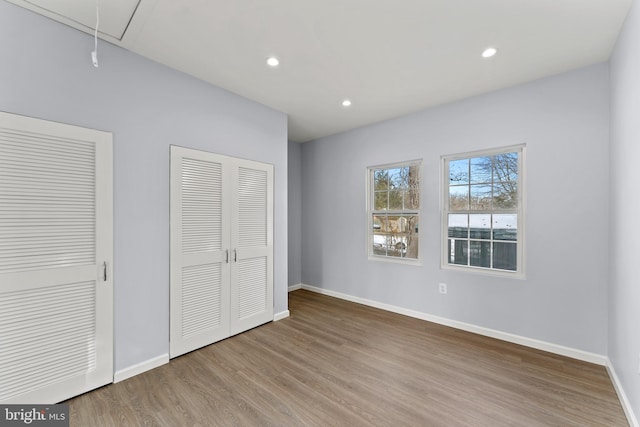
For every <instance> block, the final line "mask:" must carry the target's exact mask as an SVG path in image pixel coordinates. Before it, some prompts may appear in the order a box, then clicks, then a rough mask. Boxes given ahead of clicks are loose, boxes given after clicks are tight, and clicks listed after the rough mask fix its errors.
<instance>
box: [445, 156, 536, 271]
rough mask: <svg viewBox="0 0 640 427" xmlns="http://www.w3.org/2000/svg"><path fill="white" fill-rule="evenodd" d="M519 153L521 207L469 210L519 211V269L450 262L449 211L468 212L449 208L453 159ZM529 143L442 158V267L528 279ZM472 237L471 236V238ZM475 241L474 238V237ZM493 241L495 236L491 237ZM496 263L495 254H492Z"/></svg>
mask: <svg viewBox="0 0 640 427" xmlns="http://www.w3.org/2000/svg"><path fill="white" fill-rule="evenodd" d="M513 152H517V153H518V206H517V208H515V209H513V210H494V209H491V210H478V211H476V210H474V211H472V210H468V211H466V213H498V214H502V213H515V214H516V215H517V229H518V234H517V240H516V244H517V247H516V270H514V271H511V270H502V269H495V268H492V267H478V266H471V265H459V264H450V263H449V254H448V241H449V235H448V231H449V227H448V226H449V224H448V220H449V214H450V213H454V214H455V213H462V212H464V211H455V210H450V209H449V188H450V187H449V162H450V161H453V160H462V159H471V158H476V157H486V156H493V155H497V154H504V153H513ZM525 152H526V144H519V145H512V146H508V147H500V148H493V149H488V150H479V151H472V152H466V153H459V154H451V155H444V156H442V157H441V168H440V169H441V172H442V174H441V180H442V182H441V185H440V189H441V195H442V197H441V201H440V205H441V214H440V218H441V236H442V237H441V239H440V240H441V255H440V259H441V268H442V269H447V270H455V271H463V272H471V273H477V274H483V275H490V276H499V277H509V278H513V279H524V278H525V277H526V274H525V272H526V268H525V267H526V255H525V242H526V238H525V234H526V230H525V200H526V185H525V176H526V173H525V156H526V153H525ZM469 239H470V238H469ZM470 240H472V239H470ZM490 241H491V242H493V236H492V237H491V240H490ZM492 262H493V256H492Z"/></svg>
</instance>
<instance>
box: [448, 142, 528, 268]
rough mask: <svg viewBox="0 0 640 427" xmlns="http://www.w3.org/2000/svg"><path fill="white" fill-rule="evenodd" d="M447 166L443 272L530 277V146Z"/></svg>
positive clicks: (454, 159) (455, 159) (452, 160)
mask: <svg viewBox="0 0 640 427" xmlns="http://www.w3.org/2000/svg"><path fill="white" fill-rule="evenodd" d="M442 162H443V171H444V178H445V179H444V183H445V185H444V188H443V195H444V200H443V208H444V209H443V214H442V222H443V224H442V227H443V236H444V239H443V244H442V265H443V268H458V269H469V270H470V269H474V270H476V271H485V272H490V273H493V274H502V275H510V276H524V256H523V252H524V228H523V223H524V217H523V215H524V211H523V205H524V203H523V200H524V197H523V196H524V187H523V164H524V145H520V146H515V147H508V148H502V149H497V150H489V151H482V152H475V153H465V154H459V155H451V156H444V157H443V158H442Z"/></svg>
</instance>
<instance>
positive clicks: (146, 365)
mask: <svg viewBox="0 0 640 427" xmlns="http://www.w3.org/2000/svg"><path fill="white" fill-rule="evenodd" d="M167 363H169V354H168V353H165V354H162V355H160V356H158V357H154V358H153V359H149V360H145V361H144V362H140V363H138V364H136V365H133V366H129V367H128V368H125V369H121V370H119V371H117V372H116V373H115V374H114V375H113V382H114V383H119V382H120V381H124V380H126V379H128V378H131V377H135V376H136V375H138V374H141V373H143V372H146V371H150V370H152V369H153V368H157V367H158V366H162V365H165V364H167Z"/></svg>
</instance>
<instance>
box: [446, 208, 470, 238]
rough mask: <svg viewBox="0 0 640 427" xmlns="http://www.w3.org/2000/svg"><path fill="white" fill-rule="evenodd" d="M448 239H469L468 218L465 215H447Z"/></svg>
mask: <svg viewBox="0 0 640 427" xmlns="http://www.w3.org/2000/svg"><path fill="white" fill-rule="evenodd" d="M448 236H449V237H460V238H463V239H466V238H467V237H469V216H468V215H467V214H449V233H448Z"/></svg>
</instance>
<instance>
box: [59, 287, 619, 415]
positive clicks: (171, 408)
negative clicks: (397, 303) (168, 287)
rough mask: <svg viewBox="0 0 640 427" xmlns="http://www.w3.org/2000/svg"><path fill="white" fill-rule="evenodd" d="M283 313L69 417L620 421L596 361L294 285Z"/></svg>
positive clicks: (93, 395)
mask: <svg viewBox="0 0 640 427" xmlns="http://www.w3.org/2000/svg"><path fill="white" fill-rule="evenodd" d="M289 308H290V311H291V316H290V317H289V318H286V319H284V320H281V321H279V322H274V323H269V324H267V325H264V326H261V327H258V328H256V329H253V330H251V331H248V332H246V333H244V334H241V335H238V336H235V337H232V338H229V339H227V340H224V341H221V342H219V343H216V344H213V345H211V346H208V347H205V348H202V349H200V350H197V351H194V352H192V353H189V354H187V355H184V356H181V357H179V358H176V359H173V360H171V362H170V363H169V364H168V365H164V366H161V367H159V368H156V369H154V370H152V371H149V372H145V373H144V374H141V375H138V376H136V377H133V378H130V379H128V380H126V381H123V382H120V383H117V384H111V385H108V386H106V387H103V388H101V389H98V390H95V391H93V392H90V393H87V394H84V395H82V396H78V397H76V398H74V399H72V400H70V401H68V402H67V403H69V404H70V410H71V426H74V427H75V426H154V425H158V426H171V427H179V426H217V425H220V426H232V425H234V426H352V427H353V426H369V425H374V426H448V427H450V426H491V427H494V426H527V427H530V426H608V427H609V426H627V425H628V424H627V421H626V418H625V416H624V413H623V410H622V408H621V406H620V403H619V401H618V399H617V397H616V394H615V391H614V389H613V386H612V383H611V381H610V379H609V377H608V375H607V372H606V370H605V368H604V367H602V366H597V365H593V364H590V363H585V362H581V361H577V360H574V359H569V358H566V357H562V356H557V355H553V354H550V353H546V352H543V351H538V350H533V349H530V348H526V347H522V346H518V345H515V344H510V343H506V342H503V341H499V340H495V339H491V338H486V337H482V336H479V335H475V334H471V333H468V332H464V331H459V330H456V329H452V328H448V327H445V326H440V325H436V324H433V323H429V322H425V321H422V320H417V319H413V318H409V317H405V316H401V315H397V314H393V313H389V312H385V311H382V310H377V309H374V308H370V307H366V306H363V305H359V304H354V303H350V302H347V301H342V300H339V299H335V298H331V297H327V296H323V295H318V294H315V293H311V292H308V291H304V290H298V291H295V292H291V293H290V294H289Z"/></svg>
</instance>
